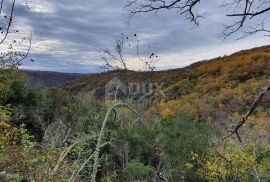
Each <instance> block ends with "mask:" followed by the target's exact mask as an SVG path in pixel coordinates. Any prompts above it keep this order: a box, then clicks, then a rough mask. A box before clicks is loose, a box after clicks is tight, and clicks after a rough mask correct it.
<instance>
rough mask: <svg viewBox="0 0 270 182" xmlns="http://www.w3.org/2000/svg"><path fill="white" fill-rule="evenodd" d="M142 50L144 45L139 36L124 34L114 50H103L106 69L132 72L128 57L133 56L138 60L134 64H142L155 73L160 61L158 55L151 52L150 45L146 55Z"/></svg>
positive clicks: (102, 55) (102, 56)
mask: <svg viewBox="0 0 270 182" xmlns="http://www.w3.org/2000/svg"><path fill="white" fill-rule="evenodd" d="M141 49H142V45H141V44H140V39H139V38H138V35H137V34H134V35H133V36H126V35H125V34H124V33H122V34H121V36H120V38H119V39H118V40H117V42H116V46H115V47H114V49H109V48H105V49H101V51H100V54H101V58H102V59H103V60H104V62H105V65H104V68H105V69H106V70H130V65H129V62H128V57H129V55H132V56H133V57H136V58H137V59H136V60H135V61H134V62H139V63H142V64H143V65H144V66H145V68H146V70H147V71H150V72H152V71H154V69H155V62H156V60H157V59H158V56H157V54H156V53H155V52H153V51H151V48H150V45H149V46H148V48H144V52H147V53H145V54H144V55H143V54H142V50H141ZM145 49H147V50H145Z"/></svg>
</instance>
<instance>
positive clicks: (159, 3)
mask: <svg viewBox="0 0 270 182" xmlns="http://www.w3.org/2000/svg"><path fill="white" fill-rule="evenodd" d="M199 3H200V0H174V1H168V0H132V1H129V2H128V4H127V5H126V6H125V8H126V9H128V10H129V12H130V17H131V18H132V17H133V16H134V15H136V14H140V13H149V12H157V11H158V10H162V9H167V10H170V9H176V10H177V12H178V13H180V14H181V15H185V16H186V18H187V19H188V20H190V21H191V22H193V23H194V24H195V25H198V24H199V23H198V21H197V19H198V18H199V17H201V16H200V15H199V14H196V13H195V12H194V11H193V9H194V7H195V6H196V5H197V4H199Z"/></svg>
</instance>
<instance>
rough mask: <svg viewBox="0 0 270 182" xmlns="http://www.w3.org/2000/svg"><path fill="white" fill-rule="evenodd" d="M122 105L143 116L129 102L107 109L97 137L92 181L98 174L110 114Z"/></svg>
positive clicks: (92, 181)
mask: <svg viewBox="0 0 270 182" xmlns="http://www.w3.org/2000/svg"><path fill="white" fill-rule="evenodd" d="M120 107H126V108H128V109H130V110H131V111H132V112H133V113H134V114H136V115H137V116H138V117H140V118H142V117H141V116H140V114H139V113H138V112H137V111H136V110H135V109H134V108H133V107H132V106H130V105H129V104H124V103H117V104H115V105H114V106H112V107H110V108H109V109H108V110H107V113H106V115H105V118H104V120H103V122H102V126H101V129H100V132H99V136H98V139H97V144H96V149H95V152H94V156H93V158H94V164H93V172H92V175H91V182H95V181H96V176H97V171H98V165H99V153H100V149H101V147H102V140H103V136H104V132H105V127H106V124H107V121H108V119H109V116H110V114H111V112H112V110H113V109H116V108H120Z"/></svg>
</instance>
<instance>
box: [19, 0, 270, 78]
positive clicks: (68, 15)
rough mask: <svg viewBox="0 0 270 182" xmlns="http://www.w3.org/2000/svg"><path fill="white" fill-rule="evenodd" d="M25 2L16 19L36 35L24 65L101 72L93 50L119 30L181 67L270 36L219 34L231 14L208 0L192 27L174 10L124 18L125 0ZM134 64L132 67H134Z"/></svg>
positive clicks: (166, 64)
mask: <svg viewBox="0 0 270 182" xmlns="http://www.w3.org/2000/svg"><path fill="white" fill-rule="evenodd" d="M24 2H25V1H24V0H19V1H18V4H17V6H16V9H15V17H16V18H15V23H16V25H17V26H20V27H21V29H23V30H24V32H30V31H32V32H33V33H34V34H35V35H36V36H35V38H34V40H33V47H32V50H31V55H30V56H31V58H33V59H34V60H35V62H34V63H30V62H25V63H24V65H23V67H22V68H24V69H35V70H50V71H61V72H74V71H76V72H83V73H93V72H100V71H102V68H101V66H102V65H103V64H104V63H103V61H102V60H101V58H100V54H99V52H98V51H99V50H100V49H101V48H112V47H113V46H114V45H115V42H116V40H117V39H118V38H119V37H120V35H121V33H125V34H126V35H133V34H134V33H136V34H137V35H138V37H139V39H140V41H141V42H142V47H143V46H145V45H149V44H150V45H151V50H153V51H156V52H158V54H159V59H158V61H157V63H156V66H157V68H158V69H168V68H178V67H184V66H187V65H189V64H191V63H193V62H196V61H200V60H204V59H210V58H214V57H218V56H223V55H224V54H226V55H228V54H231V53H233V52H236V51H239V50H242V49H248V48H252V47H257V46H262V45H266V44H269V42H270V41H269V40H270V39H269V38H266V37H265V36H262V35H258V36H253V37H250V38H247V39H244V40H241V41H237V42H235V41H234V39H229V40H226V41H224V40H223V39H221V38H218V34H220V33H221V31H222V26H223V24H224V23H227V22H230V21H231V20H230V19H228V18H227V17H226V16H225V11H226V9H220V7H219V6H220V2H219V1H213V0H205V1H202V2H201V4H200V6H199V7H200V12H202V13H204V16H205V18H204V19H201V20H200V27H199V28H195V29H194V28H192V27H193V24H191V23H190V22H188V21H186V20H185V19H184V18H183V17H181V16H179V15H177V14H176V12H174V11H160V12H158V13H157V14H153V13H150V14H141V15H140V16H135V17H133V19H132V21H131V22H130V23H127V22H128V13H127V11H126V10H125V9H124V8H123V7H124V6H125V3H126V1H125V0H42V1H41V0H33V2H32V3H30V10H28V9H27V7H26V6H25V5H24ZM210 2H211V3H210ZM129 56H130V55H129ZM127 57H128V55H127ZM136 64H137V63H136V61H135V62H134V64H133V65H132V66H133V67H132V68H137V69H139V65H136Z"/></svg>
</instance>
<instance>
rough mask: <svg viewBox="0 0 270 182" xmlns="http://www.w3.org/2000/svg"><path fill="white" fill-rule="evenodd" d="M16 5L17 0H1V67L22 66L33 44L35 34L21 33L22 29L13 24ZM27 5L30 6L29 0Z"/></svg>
mask: <svg viewBox="0 0 270 182" xmlns="http://www.w3.org/2000/svg"><path fill="white" fill-rule="evenodd" d="M15 5H16V0H11V1H10V0H0V46H1V49H2V50H1V52H0V69H14V68H17V67H18V66H20V65H21V64H22V62H23V60H25V59H26V58H27V57H28V56H29V53H30V50H31V46H32V39H33V34H32V33H31V34H30V35H29V36H28V35H25V34H23V35H21V34H20V30H18V29H16V28H15V27H14V26H13V25H14V14H15ZM26 6H27V8H29V7H28V4H27V2H26ZM11 35H16V36H11ZM31 61H33V60H31Z"/></svg>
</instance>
